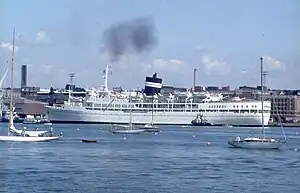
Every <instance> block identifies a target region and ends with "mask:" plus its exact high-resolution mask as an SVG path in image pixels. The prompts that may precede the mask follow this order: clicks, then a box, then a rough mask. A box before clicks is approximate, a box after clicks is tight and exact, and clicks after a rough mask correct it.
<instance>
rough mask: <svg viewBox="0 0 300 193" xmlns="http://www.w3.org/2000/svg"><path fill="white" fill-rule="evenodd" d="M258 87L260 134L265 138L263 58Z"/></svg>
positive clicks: (261, 59)
mask: <svg viewBox="0 0 300 193" xmlns="http://www.w3.org/2000/svg"><path fill="white" fill-rule="evenodd" d="M260 86H261V96H260V99H261V121H262V134H263V138H265V124H264V97H263V95H264V84H263V57H261V58H260Z"/></svg>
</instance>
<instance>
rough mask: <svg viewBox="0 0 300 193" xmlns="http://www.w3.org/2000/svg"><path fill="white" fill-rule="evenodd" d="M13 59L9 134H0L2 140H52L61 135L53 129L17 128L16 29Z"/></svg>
mask: <svg viewBox="0 0 300 193" xmlns="http://www.w3.org/2000/svg"><path fill="white" fill-rule="evenodd" d="M12 46H13V47H12V61H11V89H10V106H9V108H10V116H9V124H8V134H7V136H0V141H15V142H39V141H52V140H57V139H59V138H60V137H53V136H52V129H51V131H50V132H48V131H26V128H25V127H24V128H23V130H19V129H16V128H15V126H14V120H13V79H14V53H15V29H14V31H13V45H12Z"/></svg>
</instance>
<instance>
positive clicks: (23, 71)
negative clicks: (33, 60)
mask: <svg viewBox="0 0 300 193" xmlns="http://www.w3.org/2000/svg"><path fill="white" fill-rule="evenodd" d="M26 86H27V65H25V64H23V65H22V67H21V88H24V87H26Z"/></svg>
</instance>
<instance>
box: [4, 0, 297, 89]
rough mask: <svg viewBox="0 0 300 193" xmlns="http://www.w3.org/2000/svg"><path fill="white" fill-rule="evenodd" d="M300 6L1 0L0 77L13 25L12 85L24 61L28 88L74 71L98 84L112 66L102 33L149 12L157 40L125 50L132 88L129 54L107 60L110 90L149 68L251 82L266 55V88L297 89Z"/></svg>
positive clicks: (215, 81)
mask: <svg viewBox="0 0 300 193" xmlns="http://www.w3.org/2000/svg"><path fill="white" fill-rule="evenodd" d="M299 7H300V2H298V1H296V0H289V1H285V2H283V1H279V0H274V1H271V0H267V1H263V2H261V1H257V0H255V1H243V2H239V1H235V0H232V1H196V0H190V1H188V2H184V1H179V0H174V1H170V0H164V1H158V0H154V1H151V2H150V1H138V0H128V1H121V0H119V1H118V0H114V1H105V0H102V1H96V0H89V1H87V2H83V1H82V2H80V1H71V0H65V1H63V2H60V1H46V0H45V1H37V0H28V1H21V0H19V1H18V0H11V1H8V0H3V1H1V2H0V13H1V14H0V24H1V27H2V28H3V29H4V30H1V31H0V62H1V63H2V64H3V65H2V64H1V67H3V68H2V69H0V72H1V76H2V74H3V73H2V72H4V68H10V65H9V64H10V60H11V59H10V57H11V39H12V29H13V26H15V27H16V30H17V41H16V72H15V81H16V82H15V84H17V85H19V84H20V79H21V77H20V75H21V71H20V69H21V65H22V64H26V65H27V66H28V85H38V86H41V87H50V86H53V87H63V86H64V85H65V84H66V83H68V82H69V77H68V74H69V73H70V72H74V73H75V79H74V83H75V84H76V85H78V86H82V87H92V86H100V85H101V84H102V83H103V78H102V71H103V69H104V68H105V65H106V64H107V63H110V60H109V54H108V53H107V50H106V49H105V47H104V46H103V45H104V44H103V41H102V37H103V33H104V32H105V31H106V29H108V28H109V27H110V26H112V25H114V24H115V23H117V22H128V21H131V20H132V19H136V18H143V17H149V18H151V19H152V20H153V23H154V26H155V35H156V37H157V39H158V42H157V44H156V45H155V47H153V49H152V50H151V52H148V53H141V54H136V53H134V52H127V53H126V54H125V56H126V57H127V58H129V60H130V63H131V74H132V78H131V85H129V72H128V71H129V70H128V66H129V65H128V61H127V60H126V57H125V56H121V57H120V60H119V61H118V62H114V63H112V69H113V73H112V75H111V76H110V77H109V87H110V88H112V86H122V87H129V86H130V87H134V88H136V87H137V86H138V87H139V88H143V87H144V80H145V77H146V76H151V75H152V74H153V73H154V72H157V73H158V76H159V77H162V78H163V84H164V85H174V86H179V87H192V86H193V69H194V68H196V69H198V70H197V84H196V85H202V86H207V85H216V86H227V85H229V86H230V87H231V88H235V87H238V86H241V85H248V86H256V85H259V84H260V60H259V58H260V57H261V56H263V57H264V62H265V63H264V64H265V69H266V70H267V71H268V82H267V85H268V86H269V87H271V88H287V89H299V83H298V82H299V81H300V78H299V76H298V74H299V73H300V65H299V64H300V56H299V53H297V50H299V48H300V42H298V41H296V40H297V39H299V38H300V33H299V32H300V26H299V25H297V18H299V17H300V11H299V9H297V8H299ZM66 8H68V9H66ZM6 61H9V63H8V64H7V63H6ZM6 83H9V81H8V80H6Z"/></svg>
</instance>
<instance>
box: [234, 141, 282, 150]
mask: <svg viewBox="0 0 300 193" xmlns="http://www.w3.org/2000/svg"><path fill="white" fill-rule="evenodd" d="M228 144H229V145H231V146H232V147H235V148H243V149H279V148H280V147H281V146H282V145H283V144H284V143H281V142H246V141H234V140H229V141H228Z"/></svg>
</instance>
